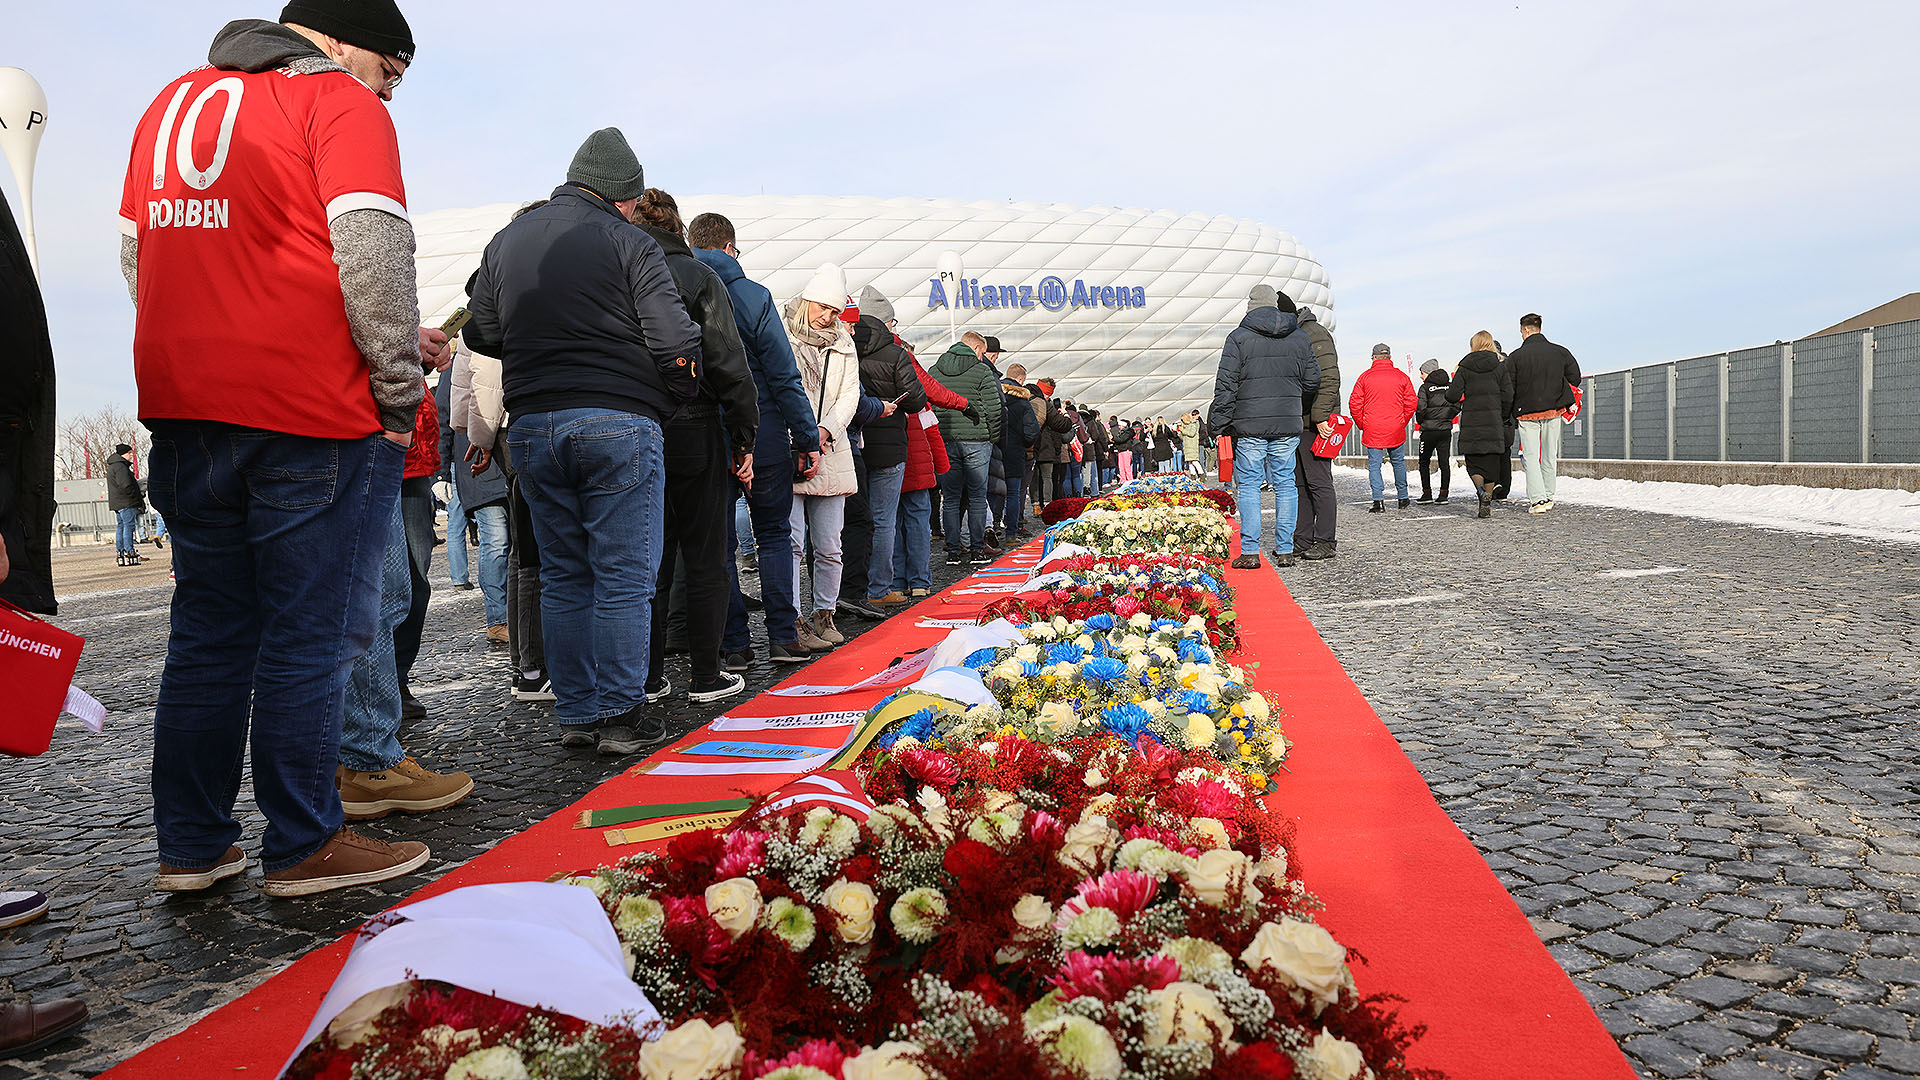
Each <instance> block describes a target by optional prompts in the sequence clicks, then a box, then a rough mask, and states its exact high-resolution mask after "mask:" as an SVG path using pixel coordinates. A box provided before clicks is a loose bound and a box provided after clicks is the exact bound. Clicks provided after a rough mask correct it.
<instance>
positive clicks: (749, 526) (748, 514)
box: [733, 461, 760, 555]
mask: <svg viewBox="0 0 1920 1080" xmlns="http://www.w3.org/2000/svg"><path fill="white" fill-rule="evenodd" d="M753 470H754V471H755V472H759V471H760V463H759V462H758V461H756V462H754V463H753ZM733 534H734V537H735V538H736V540H737V541H738V543H739V545H740V554H742V555H752V554H753V553H754V552H756V551H758V550H759V547H758V546H757V545H756V544H755V543H754V540H753V511H752V509H751V508H750V507H749V506H748V505H747V497H746V496H745V495H741V496H738V497H736V498H735V499H734V500H733Z"/></svg>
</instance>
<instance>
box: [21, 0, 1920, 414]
mask: <svg viewBox="0 0 1920 1080" xmlns="http://www.w3.org/2000/svg"><path fill="white" fill-rule="evenodd" d="M401 3H402V9H403V10H404V11H405V12H406V14H407V16H408V19H409V20H410V21H411V23H412V25H413V28H414V36H415V39H416V40H417V42H418V44H419V57H418V60H417V62H416V64H415V66H414V67H413V69H412V70H410V71H409V72H408V74H407V79H406V82H405V84H403V85H402V86H401V87H400V90H399V92H398V94H397V95H396V98H395V101H394V103H393V106H392V108H393V115H394V118H395V121H396V123H397V125H398V128H399V132H400V145H401V151H402V155H403V157H404V159H405V162H406V169H407V186H408V195H409V202H410V204H411V206H412V207H413V209H414V210H415V211H416V212H424V211H428V210H435V209H443V208H448V207H459V206H474V205H479V204H483V203H491V202H507V201H518V200H522V199H525V198H530V197H534V196H537V195H540V194H543V193H544V192H545V191H547V190H548V189H549V188H551V187H552V186H553V184H554V183H555V182H557V180H558V179H559V178H560V176H561V175H562V174H563V173H564V170H565V167H566V163H567V160H568V158H569V157H570V156H571V154H572V151H573V149H574V147H575V146H576V145H577V144H578V142H579V141H580V139H581V138H582V137H583V136H584V135H585V134H586V133H587V132H588V131H590V130H592V129H594V128H597V127H601V126H604V125H607V124H617V125H619V126H621V127H622V128H624V129H625V130H626V132H627V134H628V135H629V137H630V138H631V139H632V140H633V142H634V143H635V146H636V148H637V149H638V150H639V153H640V156H641V160H642V161H643V162H644V163H645V165H646V169H647V178H648V180H649V181H650V182H652V183H656V184H658V185H660V186H662V187H665V188H667V189H669V190H671V191H674V192H676V193H682V194H693V193H712V194H756V193H759V192H763V191H764V192H770V193H786V194H872V195H882V196H898V195H910V196H947V197H955V198H962V199H1014V200H1022V201H1026V200H1033V201H1041V202H1066V203H1077V204H1087V205H1095V204H1105V205H1119V206H1144V207H1150V208H1155V209H1172V210H1177V211H1182V212H1186V211H1201V212H1205V213H1221V214H1231V215H1235V216H1241V217H1250V218H1255V219H1258V220H1262V221H1266V222H1268V223H1270V224H1272V225H1275V226H1276V227H1279V228H1281V229H1284V230H1286V231H1288V232H1290V233H1292V234H1294V235H1295V236H1297V237H1299V238H1300V239H1301V241H1302V242H1303V243H1305V244H1306V245H1307V246H1308V248H1310V249H1311V250H1312V251H1313V252H1314V254H1315V255H1316V256H1317V257H1318V258H1319V260H1320V261H1321V262H1322V263H1323V264H1325V265H1326V266H1327V268H1328V270H1329V273H1330V274H1331V276H1332V279H1333V290H1334V298H1335V301H1334V302H1335V307H1336V312H1337V315H1338V321H1339V340H1340V345H1341V352H1342V354H1343V357H1345V358H1350V359H1349V366H1350V367H1352V368H1355V369H1357V368H1358V366H1359V365H1360V364H1363V363H1364V357H1365V356H1366V350H1367V347H1368V346H1370V345H1371V344H1372V343H1373V342H1375V341H1386V342H1389V343H1390V344H1392V345H1393V346H1394V351H1395V353H1396V354H1397V355H1403V356H1404V355H1405V354H1407V353H1413V354H1415V355H1416V356H1420V357H1425V356H1429V355H1433V356H1439V357H1442V358H1443V359H1446V360H1448V361H1449V362H1450V361H1452V360H1454V359H1457V358H1458V357H1459V356H1460V355H1461V354H1462V353H1463V352H1465V347H1466V340H1467V338H1468V337H1469V336H1470V335H1471V334H1472V333H1473V331H1475V330H1478V329H1482V328H1486V329H1490V330H1492V331H1493V332H1494V334H1495V336H1496V337H1499V338H1500V339H1501V340H1503V341H1505V342H1506V343H1507V344H1508V346H1509V347H1511V346H1512V345H1514V344H1515V343H1517V341H1518V337H1519V334H1518V330H1517V328H1516V327H1515V322H1516V320H1517V318H1518V316H1519V315H1520V314H1521V313H1522V312H1524V311H1527V310H1530V309H1531V310H1537V311H1540V312H1542V313H1543V314H1545V315H1546V316H1547V330H1548V333H1549V336H1551V337H1553V338H1555V339H1556V340H1560V341H1562V342H1565V343H1566V344H1568V345H1569V346H1570V347H1571V348H1573V350H1574V351H1575V353H1576V354H1577V355H1578V356H1579V357H1580V358H1581V360H1582V362H1583V364H1584V365H1585V366H1586V367H1587V368H1588V369H1589V370H1595V371H1599V370H1609V369H1613V368H1619V367H1626V366H1630V365H1633V364H1639V363H1649V362H1655V361H1660V360H1667V359H1674V358H1678V357H1684V356H1691V355H1696V354H1700V353H1705V352H1713V351H1719V350H1721V349H1725V348H1730V347H1734V348H1737V347H1743V346H1748V345H1755V344H1762V343H1766V342H1770V341H1773V340H1775V339H1791V338H1794V337H1798V336H1801V335H1804V334H1806V333H1809V332H1811V331H1814V330H1817V329H1820V328H1821V327H1824V326H1827V325H1829V324H1831V323H1834V322H1838V321H1839V320H1840V319H1842V318H1844V317H1846V316H1850V315H1852V314H1854V313H1856V312H1859V311H1862V310H1865V309H1867V308H1869V307H1872V306H1874V305H1877V304H1880V303H1882V302H1884V301H1886V300H1888V299H1891V298H1893V297H1895V296H1899V295H1901V294H1904V293H1906V292H1909V291H1913V290H1914V289H1916V288H1920V219H1916V217H1915V215H1914V214H1913V213H1912V211H1911V200H1912V192H1913V190H1914V189H1915V186H1916V183H1917V182H1920V144H1916V142H1915V140H1914V139H1913V132H1914V128H1915V121H1916V119H1920V116H1916V99H1915V95H1914V92H1913V89H1912V81H1911V74H1910V68H1911V58H1910V57H1909V56H1908V55H1906V54H1907V52H1908V51H1909V50H1910V48H1911V45H1912V42H1913V41H1915V40H1916V39H1917V38H1920V4H1913V3H1911V2H1898V3H1892V2H1888V3H1864V2H1862V3H1848V2H1841V3H1835V4H1829V5H1822V6H1820V7H1819V8H1818V9H1815V8H1813V7H1810V6H1808V5H1806V4H1805V3H1775V2H1755V0H1742V2H1724V3H1674V2H1669V3H1643V2H1620V0H1610V2H1606V3H1592V2H1580V3H1539V2H1527V3H1521V4H1514V3H1511V2H1507V3H1498V2H1481V0H1454V2H1449V3H1444V4H1442V3H1387V2H1365V0H1362V2H1337V3H1335V2H1329V3H1320V4H1297V3H1273V2H1268V3H1224V2H1209V0H1185V2H1182V3H1165V2H1155V3H1136V2H1130V0H1102V2H1099V3H1093V4H1086V3H1077V2H1076V3H1054V2H1051V0H1048V2H1027V3H1007V2H999V0H967V2H962V3H927V4H917V5H907V4H897V3H895V4H876V3H861V2H840V3H833V4H808V3H804V2H802V3H793V2H788V3H735V2H710V3H706V4H687V5H665V4H646V5H634V8H635V11H636V13H635V14H632V15H615V16H612V17H603V18H599V19H595V18H592V17H591V16H590V15H589V14H588V9H586V8H581V7H578V6H568V5H560V4H553V3H538V4H535V3H508V2H504V0H459V2H456V0H401ZM20 7H22V8H25V10H16V11H13V12H10V13H9V14H8V16H7V17H6V36H5V39H4V40H0V65H13V66H20V67H25V68H27V69H28V70H29V71H31V72H33V74H34V75H35V76H36V77H37V78H38V79H39V80H40V82H41V83H42V85H44V86H45V87H46V90H47V96H48V99H49V102H50V110H49V111H50V113H51V119H50V122H49V125H48V132H47V135H46V139H45V142H44V143H43V145H42V147H41V151H40V164H39V170H38V180H37V199H36V220H37V223H38V227H39V237H40V253H41V261H42V267H43V276H44V284H45V287H46V292H47V295H48V306H49V309H50V311H51V316H52V321H53V338H54V347H55V352H56V355H57V357H58V360H59V364H60V373H61V379H62V383H61V400H60V405H61V411H62V413H63V414H66V413H71V412H74V411H78V410H83V409H90V408H94V407H97V406H99V405H102V404H106V403H109V402H118V403H120V404H122V405H125V406H127V407H129V408H130V407H131V406H132V405H133V403H134V393H133V386H132V373H131V363H130V360H129V358H128V348H129V344H130V340H131V334H132V315H131V309H130V305H129V304H128V303H127V300H126V294H125V290H124V287H123V286H122V284H121V281H120V276H119V272H118V267H117V261H116V251H117V244H118V240H117V234H116V232H115V226H114V215H115V212H116V210H117V207H118V201H119V189H120V184H121V178H122V177H123V176H124V174H125V170H126V163H127V157H128V148H129V143H130V140H131V137H132V132H133V127H134V124H135V123H136V121H137V120H138V118H139V115H140V113H141V112H142V111H143V110H144V109H145V108H146V106H147V104H148V103H149V102H150V101H151V100H152V98H153V96H154V95H155V94H156V93H158V92H159V90H160V88H161V87H162V86H163V85H164V84H165V83H166V82H167V80H169V79H171V78H173V77H175V76H177V75H179V74H180V73H181V72H183V71H185V70H186V69H188V68H190V67H192V66H194V65H196V64H198V63H201V62H203V60H204V58H205V55H206V47H207V44H208V42H209V41H210V40H211V39H212V37H213V34H214V32H215V31H217V30H218V29H219V28H220V26H221V25H222V24H223V23H224V22H225V21H226V20H228V19H230V18H243V17H263V18H273V17H275V16H276V15H277V14H278V7H277V5H271V4H265V5H255V6H250V5H247V4H242V3H232V2H227V3H212V2H208V0H169V2H168V3H166V4H164V5H156V4H152V3H141V4H132V3H119V2H83V3H55V2H37V3H31V4H22V5H20ZM603 10H609V11H613V10H618V9H617V6H615V7H610V8H606V9H603ZM0 184H4V185H5V187H6V189H7V192H8V196H9V198H10V199H12V200H13V201H14V202H15V205H16V211H17V210H18V200H17V197H16V193H15V192H14V190H13V188H12V181H11V177H7V178H6V179H5V180H3V181H0ZM1224 329H1225V328H1223V332H1224ZM288 339H289V342H290V345H292V346H293V347H297V343H298V341H299V334H298V330H297V328H289V334H288ZM1349 378H1351V376H1349Z"/></svg>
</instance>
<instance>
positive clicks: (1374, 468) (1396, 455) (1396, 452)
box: [1367, 443, 1407, 502]
mask: <svg viewBox="0 0 1920 1080" xmlns="http://www.w3.org/2000/svg"><path fill="white" fill-rule="evenodd" d="M1383 457H1385V458H1391V459H1392V460H1393V490H1394V493H1395V496H1396V497H1398V498H1402V499H1404V498H1406V497H1407V448H1406V445H1405V444H1404V443H1403V444H1401V445H1399V446H1395V447H1391V448H1388V449H1382V448H1380V447H1377V446H1369V447H1367V483H1369V484H1371V485H1372V487H1373V501H1374V502H1379V501H1380V500H1382V499H1384V498H1386V497H1387V483H1386V480H1385V478H1383V477H1382V476H1381V475H1380V459H1381V458H1383Z"/></svg>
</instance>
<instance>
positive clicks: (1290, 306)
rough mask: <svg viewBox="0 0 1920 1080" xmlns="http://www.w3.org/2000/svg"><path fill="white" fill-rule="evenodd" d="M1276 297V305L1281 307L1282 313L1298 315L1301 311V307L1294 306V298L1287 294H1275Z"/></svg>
mask: <svg viewBox="0 0 1920 1080" xmlns="http://www.w3.org/2000/svg"><path fill="white" fill-rule="evenodd" d="M1274 297H1275V299H1274V303H1276V304H1278V305H1279V306H1280V310H1281V311H1284V312H1286V313H1287V314H1289V315H1293V314H1297V313H1298V312H1299V311H1300V309H1299V307H1297V306H1296V305H1295V304H1294V302H1293V297H1291V296H1288V295H1287V294H1286V293H1275V294H1274Z"/></svg>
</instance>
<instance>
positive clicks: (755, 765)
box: [647, 750, 840, 776]
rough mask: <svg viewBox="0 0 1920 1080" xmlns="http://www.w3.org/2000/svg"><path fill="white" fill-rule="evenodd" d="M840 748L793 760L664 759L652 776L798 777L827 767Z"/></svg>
mask: <svg viewBox="0 0 1920 1080" xmlns="http://www.w3.org/2000/svg"><path fill="white" fill-rule="evenodd" d="M839 753H840V751H838V750H835V751H833V752H832V753H826V754H820V755H817V756H815V757H804V758H795V759H793V760H792V761H663V762H661V763H660V764H658V765H650V766H649V767H648V768H647V775H648V776H797V775H799V774H801V773H810V772H812V771H814V770H815V769H824V768H826V767H827V765H828V764H829V763H830V762H832V761H833V759H834V758H835V757H836V756H838V755H839Z"/></svg>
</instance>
